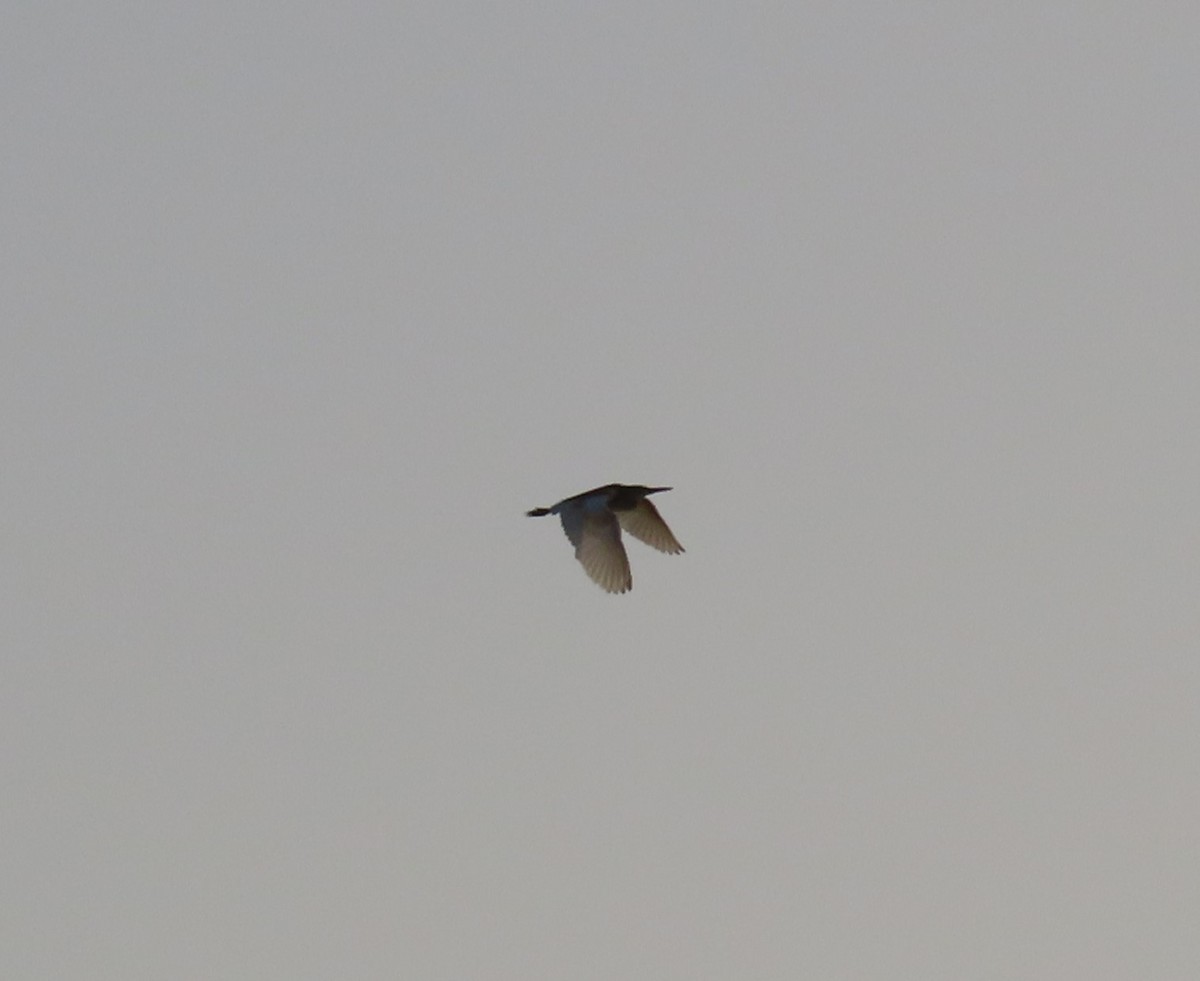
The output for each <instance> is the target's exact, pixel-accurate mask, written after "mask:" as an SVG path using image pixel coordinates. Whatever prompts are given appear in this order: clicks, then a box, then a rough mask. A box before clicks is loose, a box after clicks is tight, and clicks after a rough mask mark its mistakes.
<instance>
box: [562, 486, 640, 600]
mask: <svg viewBox="0 0 1200 981" xmlns="http://www.w3.org/2000/svg"><path fill="white" fill-rule="evenodd" d="M560 517H561V518H562V526H563V531H565V532H566V533H567V537H568V538H569V539H570V540H571V544H572V545H574V546H575V558H577V559H578V560H579V564H580V565H582V566H583V569H584V572H586V573H587V574H588V575H589V576H591V578H592V581H593V582H594V583H596V585H598V586H599V587H600V588H601V589H604V590H607V591H608V592H610V593H624V592H628V591H629V590H630V589H631V588H632V587H633V576H632V574H631V573H630V571H629V557H628V556H627V555H626V554H625V546H624V545H622V544H621V526H620V525H619V524H618V523H617V519H616V518H615V517H614V516H613V513H612V512H611V511H593V512H590V513H589V512H587V511H585V510H584V508H583V507H582V506H572V507H565V508H563V509H562V511H561V512H560Z"/></svg>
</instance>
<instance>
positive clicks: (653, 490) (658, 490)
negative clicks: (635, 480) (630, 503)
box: [646, 487, 674, 494]
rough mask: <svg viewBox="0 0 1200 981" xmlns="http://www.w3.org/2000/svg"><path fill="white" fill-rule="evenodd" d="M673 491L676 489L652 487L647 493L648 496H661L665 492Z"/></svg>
mask: <svg viewBox="0 0 1200 981" xmlns="http://www.w3.org/2000/svg"><path fill="white" fill-rule="evenodd" d="M673 489H674V488H671V487H650V488H647V490H646V493H647V494H661V493H662V492H663V491H669V490H673Z"/></svg>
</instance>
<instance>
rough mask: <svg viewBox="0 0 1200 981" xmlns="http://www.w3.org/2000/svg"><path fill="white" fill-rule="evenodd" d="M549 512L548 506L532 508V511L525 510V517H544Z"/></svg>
mask: <svg viewBox="0 0 1200 981" xmlns="http://www.w3.org/2000/svg"><path fill="white" fill-rule="evenodd" d="M549 513H550V509H549V508H534V509H533V510H532V511H526V512H525V517H527V518H541V517H544V516H545V515H547V514H549Z"/></svg>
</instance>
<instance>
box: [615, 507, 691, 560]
mask: <svg viewBox="0 0 1200 981" xmlns="http://www.w3.org/2000/svg"><path fill="white" fill-rule="evenodd" d="M617 520H618V521H620V522H621V527H622V528H624V529H625V530H626V531H627V532H629V534H631V535H632V536H633V537H634V538H636V539H637V540H638V541H642V542H645V543H646V544H647V545H649V546H650V547H651V548H656V549H658V550H659V551H660V552H666V553H668V554H669V555H678V554H679V553H680V552H682V551H683V546H682V545H680V544H679V542H678V540H677V539H676V538H675V536H674V535H672V534H671V529H670V528H668V527H667V523H666V522H665V521H663V519H662V515H660V514H659V513H658V508H656V507H655V506H654V505H653V504H651V503H650V502H649V501H647V500H646V499H644V498H643V499H642V500H640V501H638V504H637V507H635V508H634V509H633V510H632V511H618V512H617Z"/></svg>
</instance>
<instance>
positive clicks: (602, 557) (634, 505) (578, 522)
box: [525, 484, 683, 593]
mask: <svg viewBox="0 0 1200 981" xmlns="http://www.w3.org/2000/svg"><path fill="white" fill-rule="evenodd" d="M670 489H671V488H670V487H643V486H642V485H641V484H605V485H604V486H603V487H597V488H595V489H593V490H590V491H584V492H583V493H582V494H576V495H575V496H574V497H568V498H566V499H565V500H562V501H559V502H558V503H557V504H555V505H552V506H551V507H548V508H534V509H533V510H532V511H526V512H525V513H526V515H528V516H529V517H531V518H540V517H543V516H544V515H547V514H557V515H558V516H559V518H560V519H561V520H562V526H563V531H565V532H566V533H567V538H569V539H570V540H571V544H572V545H574V546H575V558H577V559H578V560H579V563H580V565H582V566H583V570H584V572H586V573H587V574H588V575H589V576H591V577H592V581H593V582H595V583H596V584H597V585H598V586H600V587H601V588H602V589H605V590H607V591H608V592H610V593H625V592H628V591H629V590H630V589H632V588H633V575H632V573H631V572H630V571H629V556H628V555H626V554H625V546H624V545H623V544H622V543H621V531H622V530H625V531H627V532H629V534H631V535H632V536H633V537H634V538H636V539H638V540H639V541H643V542H645V543H646V544H647V545H649V546H651V547H652V548H656V549H658V550H659V551H660V552H666V553H668V554H669V555H678V554H679V553H680V552H682V551H683V546H682V545H680V544H679V542H678V541H677V540H676V538H675V536H674V535H673V534H671V529H670V528H668V527H667V523H666V522H665V521H663V519H662V515H660V514H659V513H658V509H657V508H656V507H655V506H654V505H653V504H651V503H650V502H649V501H648V500H646V498H647V497H649V496H650V495H651V494H660V493H662V492H663V491H669V490H670Z"/></svg>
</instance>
